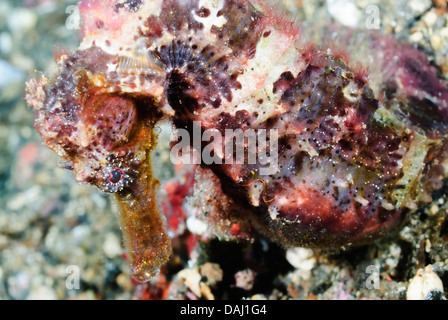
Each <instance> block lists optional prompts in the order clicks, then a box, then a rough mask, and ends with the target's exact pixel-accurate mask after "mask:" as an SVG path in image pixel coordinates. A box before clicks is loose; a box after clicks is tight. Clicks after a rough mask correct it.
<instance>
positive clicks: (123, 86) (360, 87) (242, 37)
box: [26, 0, 448, 282]
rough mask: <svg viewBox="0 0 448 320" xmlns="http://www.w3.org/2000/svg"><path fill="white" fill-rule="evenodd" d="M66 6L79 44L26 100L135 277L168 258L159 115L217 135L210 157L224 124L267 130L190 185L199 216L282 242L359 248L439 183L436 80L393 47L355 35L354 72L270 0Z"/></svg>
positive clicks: (422, 63)
mask: <svg viewBox="0 0 448 320" xmlns="http://www.w3.org/2000/svg"><path fill="white" fill-rule="evenodd" d="M78 8H79V10H80V13H81V17H82V42H81V44H80V47H79V48H78V49H77V50H76V51H75V52H73V53H71V54H63V55H61V56H60V57H59V60H58V64H59V75H58V76H57V78H56V79H55V80H54V81H50V80H48V79H47V78H46V77H42V78H40V79H32V80H30V81H29V82H28V84H27V94H26V100H27V103H28V105H29V106H31V107H32V108H33V109H34V110H35V113H36V121H35V128H36V130H37V131H38V132H39V133H40V135H41V136H42V139H43V141H44V143H45V144H46V145H47V146H48V147H49V148H51V149H53V150H54V151H55V152H56V153H57V154H58V155H59V156H60V157H61V158H62V159H63V161H64V162H63V164H62V165H61V166H62V167H64V168H68V169H71V170H73V173H74V175H75V177H76V180H77V181H78V182H81V183H87V184H92V185H96V186H97V187H98V188H100V189H101V190H103V191H104V192H109V193H114V194H115V197H116V199H117V202H118V204H119V208H120V221H119V222H120V225H121V230H122V232H123V237H124V243H125V247H126V249H127V257H128V259H129V262H130V265H131V271H132V274H133V276H134V277H135V278H136V279H137V280H139V281H142V282H144V281H148V280H149V279H150V278H151V277H153V276H154V275H156V274H157V273H158V271H159V269H160V267H161V266H162V265H163V264H164V263H166V261H167V260H168V259H169V256H170V254H171V246H170V239H169V238H168V236H167V232H166V231H165V228H164V218H163V217H162V215H161V214H160V211H159V209H158V207H157V196H156V192H157V188H158V185H159V182H158V180H157V178H156V175H155V174H154V173H153V172H152V169H151V161H150V160H151V151H152V150H153V149H154V146H155V145H156V139H157V135H156V134H155V133H154V128H155V126H156V124H157V123H158V122H159V121H161V120H170V121H172V123H173V125H174V127H176V128H178V129H184V130H186V131H187V132H189V133H191V134H193V131H194V130H195V126H194V124H195V123H199V130H200V133H204V132H206V131H207V130H212V131H213V132H215V133H219V135H218V134H217V135H216V137H218V138H216V139H217V140H218V141H214V143H217V144H218V145H219V146H221V149H220V150H221V151H223V150H225V148H226V145H228V143H230V142H231V141H226V140H224V139H222V140H219V139H220V138H219V137H223V136H225V133H226V131H227V130H230V131H235V130H241V132H243V133H246V132H248V131H249V130H252V131H251V133H252V134H254V135H255V136H254V137H256V138H257V141H260V139H259V138H260V136H261V135H262V134H264V133H266V132H271V131H272V132H274V131H275V133H276V135H274V136H271V135H265V136H263V138H264V140H265V141H264V143H258V144H255V145H254V144H251V143H252V142H250V141H249V140H250V139H249V138H248V137H249V135H247V137H246V138H247V139H244V140H241V141H240V142H238V145H237V146H239V147H242V148H243V150H244V151H247V152H249V151H250V150H249V149H251V148H252V149H251V150H252V152H253V153H254V154H255V155H258V154H264V155H265V156H266V157H267V156H269V159H270V162H269V161H268V162H266V161H265V160H266V157H265V158H263V157H258V159H257V160H256V161H255V162H252V163H248V161H243V162H242V163H241V162H238V161H236V160H237V159H236V152H232V153H231V154H230V159H224V156H223V152H219V151H220V150H219V148H218V149H217V150H215V151H217V152H215V154H214V155H213V157H214V159H217V160H216V161H214V162H213V163H205V162H204V161H202V162H201V163H200V166H201V169H200V170H201V171H200V175H199V176H198V179H202V181H206V182H207V183H208V184H209V186H210V188H209V190H202V191H203V192H204V193H209V198H213V199H214V200H210V201H209V203H208V204H210V207H212V209H213V212H211V213H210V212H208V219H209V221H210V222H211V223H214V222H216V223H218V222H217V221H218V220H219V219H220V218H222V217H225V218H226V219H230V220H231V221H236V222H239V223H241V226H243V225H248V226H250V228H251V229H253V230H255V231H254V232H256V233H257V234H259V235H262V236H266V237H269V238H270V239H272V240H274V241H277V242H279V243H281V244H283V245H285V246H307V247H315V248H322V247H325V248H337V247H341V246H352V245H359V244H364V243H368V242H371V241H373V240H375V239H377V238H380V237H382V236H384V235H385V234H388V233H389V232H390V231H392V230H395V229H396V228H398V227H399V226H400V225H402V224H403V222H404V221H405V218H406V217H407V216H408V215H409V213H410V212H412V211H413V210H415V209H416V208H418V206H419V205H421V204H422V203H425V202H429V201H431V192H432V191H433V190H436V189H438V188H440V187H441V183H442V182H441V181H442V179H443V178H445V177H446V169H445V167H444V162H445V159H446V149H447V144H446V133H447V108H448V87H447V85H446V83H445V82H444V81H443V80H441V79H439V78H438V77H437V71H436V70H435V68H434V67H432V66H431V65H430V64H429V62H428V60H427V58H426V56H425V55H424V54H423V53H421V52H420V51H418V50H417V49H414V48H413V47H411V46H410V45H408V44H404V43H401V42H399V41H397V40H395V39H393V38H390V37H387V36H383V35H380V34H375V33H373V32H370V33H366V34H365V36H364V37H363V39H364V42H362V45H363V46H364V47H363V51H365V52H366V55H368V56H369V57H370V58H372V59H371V60H372V61H374V63H373V64H371V65H361V67H359V66H356V65H355V64H353V63H350V61H348V60H349V59H348V55H347V54H345V52H344V51H341V50H339V51H338V50H336V49H335V48H332V47H331V46H330V45H328V44H327V46H326V45H325V43H324V44H322V45H321V46H319V45H318V44H315V43H312V42H311V41H310V40H309V38H307V37H306V30H302V29H301V28H300V27H298V26H297V24H295V23H293V22H290V21H289V20H288V19H287V18H285V16H284V15H282V14H279V13H277V11H276V9H275V5H274V4H272V3H271V2H269V1H261V0H248V1H244V0H126V1H125V0H103V1H98V0H82V1H80V2H79V4H78ZM348 34H350V33H349V32H347V35H346V39H348V38H349V37H350V36H349V35H348ZM353 37H354V36H353ZM365 60H366V61H367V60H368V59H365ZM367 68H369V70H370V71H369V72H367V71H366V70H367ZM205 142H207V141H202V140H201V141H199V149H200V151H201V150H202V151H203V150H204V148H205V147H207V146H208V145H207V144H206V143H205ZM232 142H233V141H232ZM192 143H193V142H192ZM192 147H194V146H193V145H192ZM273 147H275V148H273ZM246 158H247V157H246ZM246 158H244V160H247V159H246ZM225 160H230V161H225ZM274 162H275V163H274ZM266 166H270V167H273V168H274V170H273V171H272V172H266V171H265V170H263V169H266ZM204 179H205V180H204ZM230 207H232V210H230Z"/></svg>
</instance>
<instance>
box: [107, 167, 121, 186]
mask: <svg viewBox="0 0 448 320" xmlns="http://www.w3.org/2000/svg"><path fill="white" fill-rule="evenodd" d="M123 178H124V172H123V170H121V169H120V168H115V169H112V171H111V172H110V174H109V177H108V179H107V181H108V182H109V183H110V184H112V185H114V186H117V185H119V184H120V183H121V181H122V180H123Z"/></svg>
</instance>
